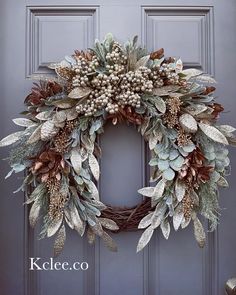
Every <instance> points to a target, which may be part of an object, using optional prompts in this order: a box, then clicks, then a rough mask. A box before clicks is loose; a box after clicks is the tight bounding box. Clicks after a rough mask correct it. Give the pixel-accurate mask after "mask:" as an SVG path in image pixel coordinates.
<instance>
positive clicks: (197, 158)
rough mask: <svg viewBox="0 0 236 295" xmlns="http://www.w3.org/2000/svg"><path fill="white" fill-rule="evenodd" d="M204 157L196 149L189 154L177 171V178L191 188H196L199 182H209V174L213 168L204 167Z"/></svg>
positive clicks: (198, 149)
mask: <svg viewBox="0 0 236 295" xmlns="http://www.w3.org/2000/svg"><path fill="white" fill-rule="evenodd" d="M205 161H206V158H205V157H204V155H203V153H202V151H201V150H200V148H199V147H197V148H196V149H195V150H194V151H193V152H192V153H190V154H189V155H188V156H187V158H186V160H185V163H184V165H183V167H182V168H181V170H180V171H179V178H180V179H183V180H184V181H185V182H186V183H187V185H188V186H189V187H190V188H191V187H192V186H193V187H196V188H198V186H199V184H200V183H201V182H204V183H205V182H206V181H208V180H210V173H211V172H212V171H213V167H211V166H205V164H204V162H205Z"/></svg>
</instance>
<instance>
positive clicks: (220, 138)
mask: <svg viewBox="0 0 236 295" xmlns="http://www.w3.org/2000/svg"><path fill="white" fill-rule="evenodd" d="M198 126H199V127H200V129H201V130H202V132H203V133H205V134H206V136H208V137H209V138H210V139H212V140H213V141H216V142H219V143H222V144H225V145H227V144H229V143H228V140H227V138H226V137H225V136H224V134H223V133H221V132H220V131H219V130H218V129H216V128H215V127H213V126H211V125H208V124H204V123H198Z"/></svg>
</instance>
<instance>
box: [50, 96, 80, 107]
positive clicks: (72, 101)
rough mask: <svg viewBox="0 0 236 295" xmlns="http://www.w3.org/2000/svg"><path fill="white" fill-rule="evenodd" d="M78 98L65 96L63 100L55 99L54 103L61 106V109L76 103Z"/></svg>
mask: <svg viewBox="0 0 236 295" xmlns="http://www.w3.org/2000/svg"><path fill="white" fill-rule="evenodd" d="M76 102H77V101H76V100H75V99H72V98H64V99H61V100H55V101H53V102H52V105H54V106H56V107H58V108H60V109H69V108H71V107H73V106H75V105H76Z"/></svg>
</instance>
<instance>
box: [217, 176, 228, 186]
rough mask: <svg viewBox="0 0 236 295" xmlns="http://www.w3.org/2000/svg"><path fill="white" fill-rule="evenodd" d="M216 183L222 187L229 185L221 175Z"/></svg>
mask: <svg viewBox="0 0 236 295" xmlns="http://www.w3.org/2000/svg"><path fill="white" fill-rule="evenodd" d="M217 184H218V185H219V186H223V187H228V186H229V184H228V181H227V180H226V179H225V178H224V177H223V176H220V178H219V179H218V181H217Z"/></svg>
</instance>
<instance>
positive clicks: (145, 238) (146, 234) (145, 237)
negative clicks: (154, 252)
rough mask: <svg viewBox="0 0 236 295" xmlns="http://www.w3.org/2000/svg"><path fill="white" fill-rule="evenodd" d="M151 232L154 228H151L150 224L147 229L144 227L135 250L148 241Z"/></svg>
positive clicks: (142, 246)
mask: <svg viewBox="0 0 236 295" xmlns="http://www.w3.org/2000/svg"><path fill="white" fill-rule="evenodd" d="M153 232H154V229H153V228H152V226H149V227H148V228H147V229H145V231H144V232H143V234H142V235H141V237H140V239H139V241H138V246H137V252H139V251H141V250H142V249H143V248H144V247H145V246H146V245H147V244H148V243H149V241H150V240H151V237H152V235H153Z"/></svg>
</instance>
